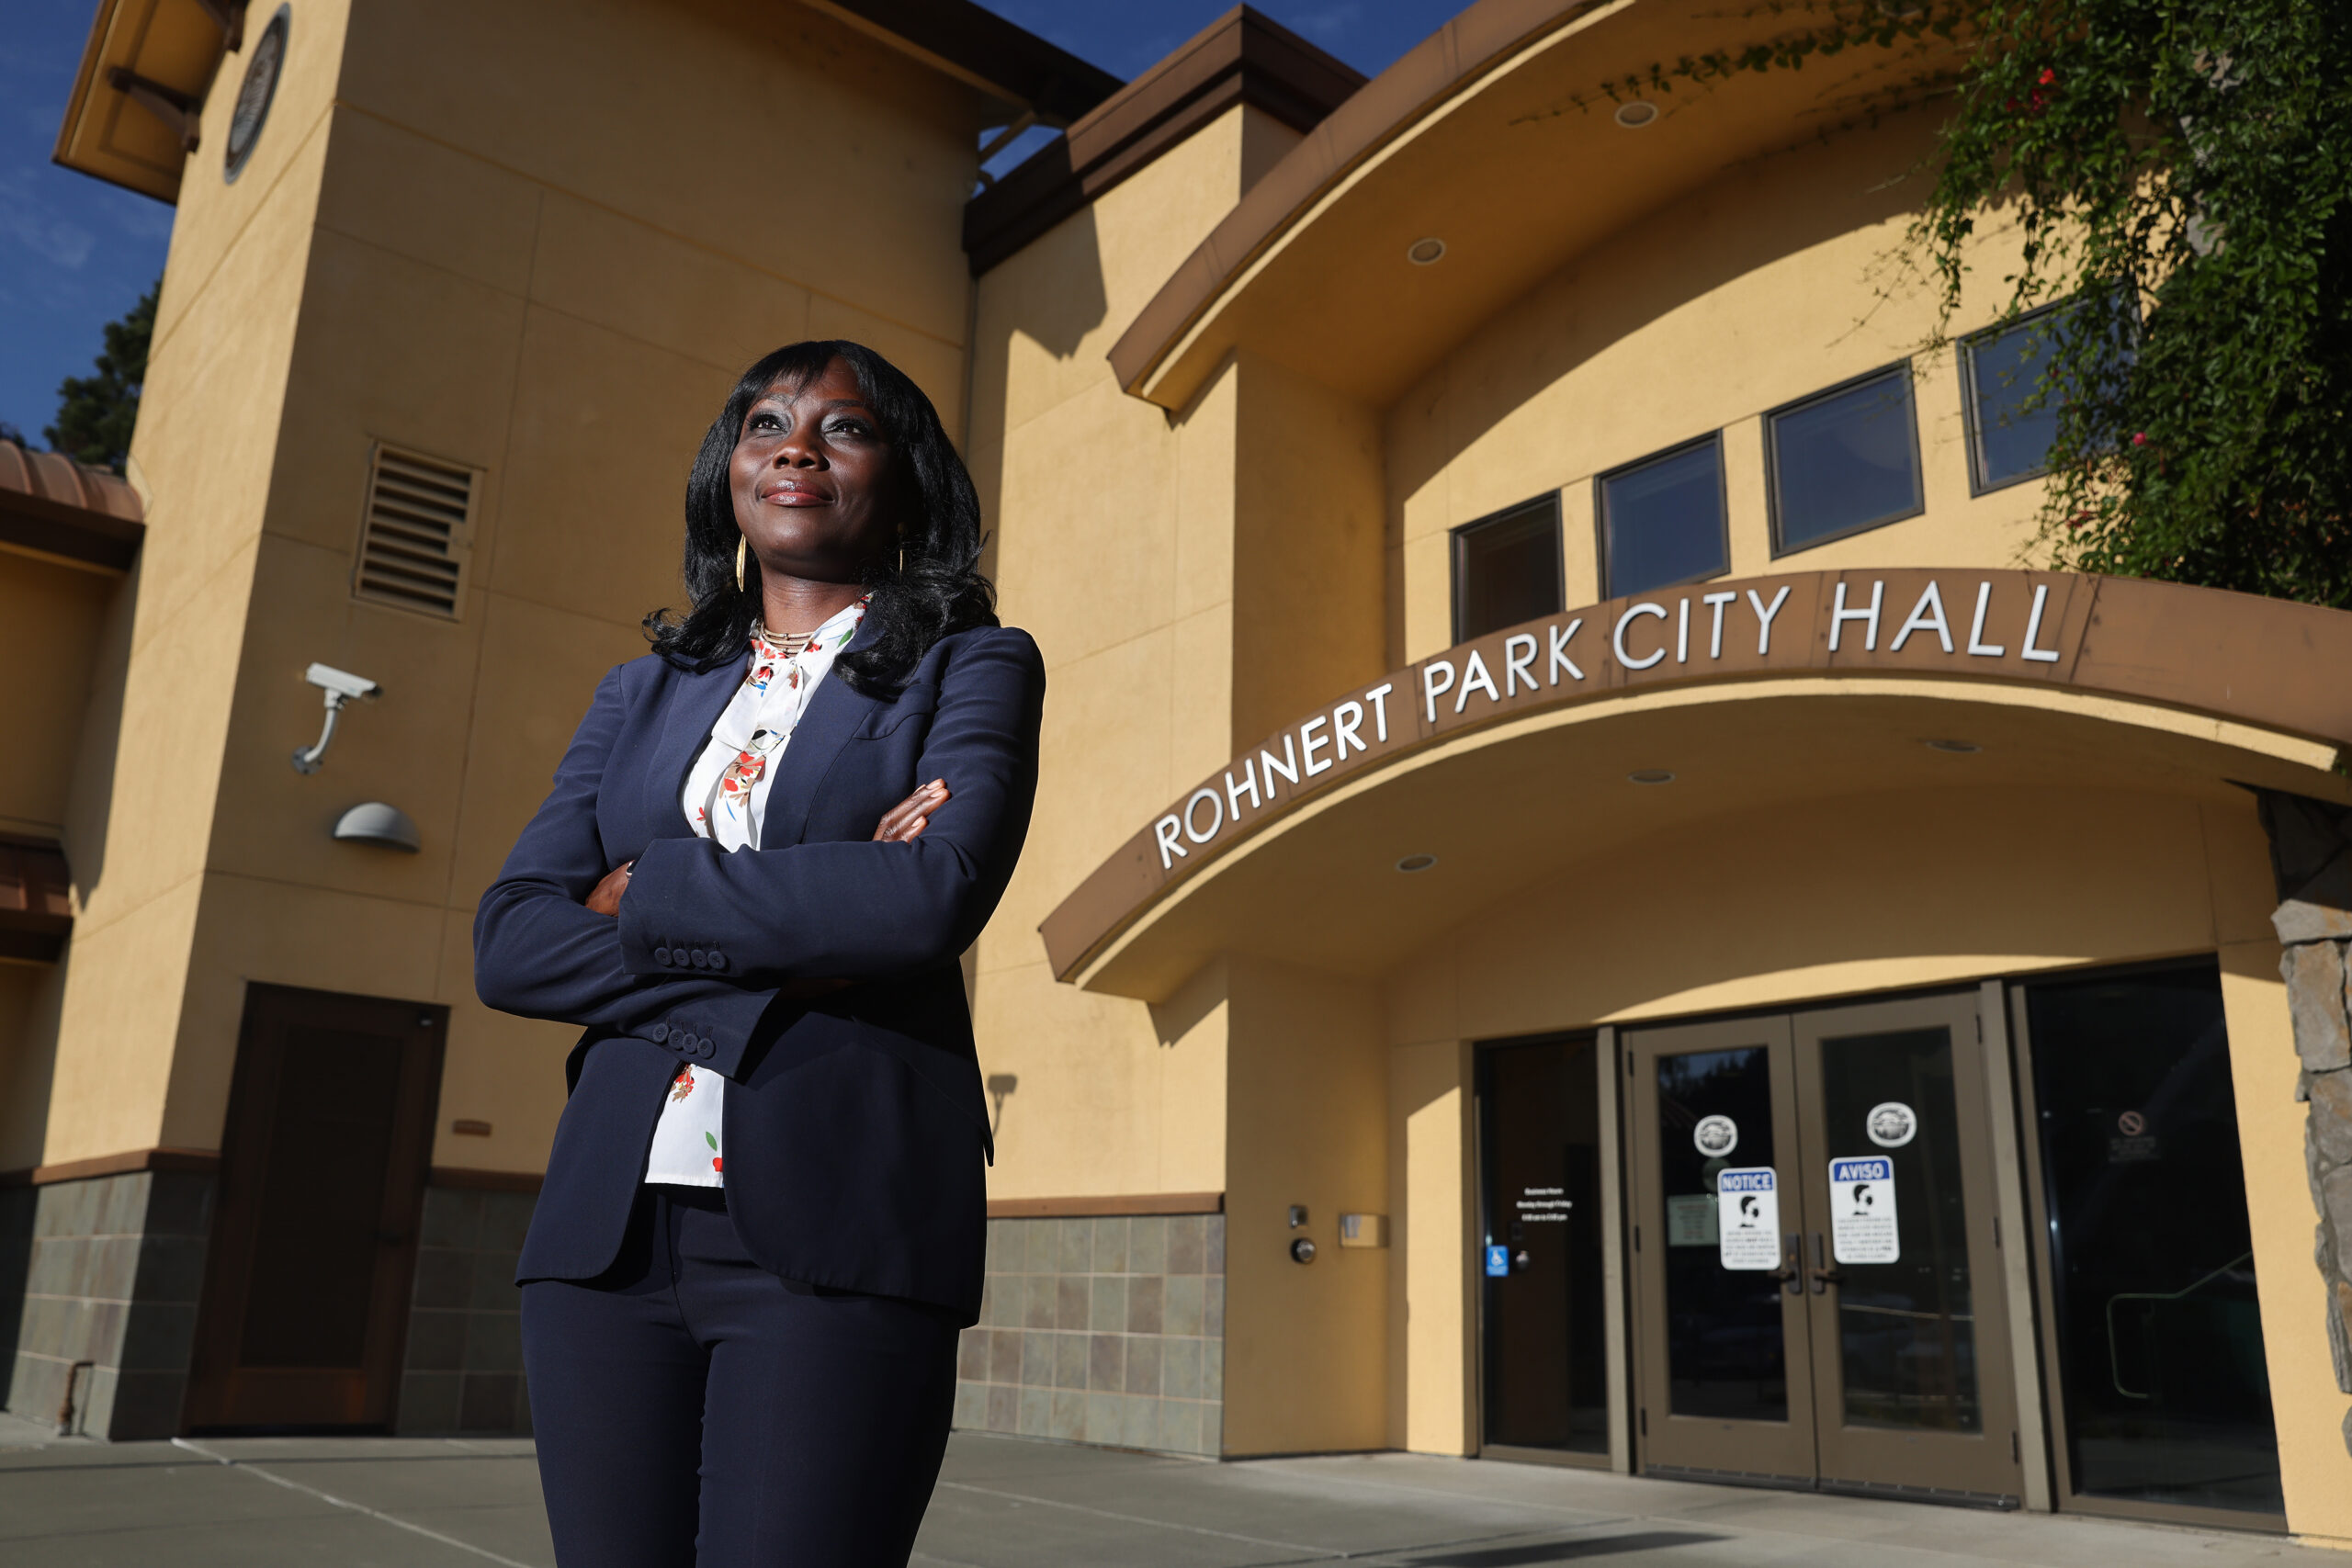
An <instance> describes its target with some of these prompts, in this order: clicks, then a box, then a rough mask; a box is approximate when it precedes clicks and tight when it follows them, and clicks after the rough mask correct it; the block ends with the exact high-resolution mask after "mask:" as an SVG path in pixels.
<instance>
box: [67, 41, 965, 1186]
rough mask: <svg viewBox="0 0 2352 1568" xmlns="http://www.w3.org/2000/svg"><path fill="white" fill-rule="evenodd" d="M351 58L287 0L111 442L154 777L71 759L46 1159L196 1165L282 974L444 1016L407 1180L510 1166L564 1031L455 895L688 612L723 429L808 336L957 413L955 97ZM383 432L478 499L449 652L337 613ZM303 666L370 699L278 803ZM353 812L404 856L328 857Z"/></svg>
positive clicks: (408, 44)
mask: <svg viewBox="0 0 2352 1568" xmlns="http://www.w3.org/2000/svg"><path fill="white" fill-rule="evenodd" d="M347 26H348V40H347V41H348V47H347V48H346V47H345V42H346V39H345V28H346V11H345V8H344V7H342V6H333V5H324V4H314V5H311V6H306V7H303V8H301V9H300V12H299V15H298V17H297V18H296V23H295V26H294V28H293V29H292V40H291V53H290V55H289V59H288V66H287V68H286V72H285V76H284V81H283V85H281V87H280V89H279V92H278V96H277V102H276V105H275V107H274V108H273V110H272V114H271V118H270V121H269V124H268V126H267V128H266V130H265V132H264V133H263V136H262V138H261V140H260V142H259V143H258V145H257V148H256V151H255V153H254V161H253V162H252V164H249V165H248V166H247V168H246V169H245V171H244V173H243V176H242V177H241V178H240V179H239V181H238V182H237V183H236V184H235V185H233V186H224V185H222V184H221V183H220V178H219V175H218V171H217V167H216V166H215V165H214V164H212V163H211V162H210V159H209V157H205V156H199V158H198V159H197V160H195V161H194V162H192V163H191V165H190V174H189V178H188V180H187V188H186V190H185V192H184V195H183V198H182V201H181V205H180V209H179V217H178V220H177V225H176V227H175V235H174V242H173V251H172V257H171V262H170V265H169V269H168V270H167V272H166V274H165V281H164V304H163V315H162V319H161V320H160V321H159V323H158V330H157V336H156V349H155V357H154V368H153V371H152V372H151V379H150V382H149V405H148V406H149V415H148V417H147V418H146V419H144V420H142V422H141V428H140V432H139V440H138V443H137V446H136V449H135V452H134V474H135V476H136V477H137V478H138V479H140V481H141V483H142V484H143V485H144V486H145V487H146V489H147V491H149V493H150V495H151V498H152V499H151V512H150V518H151V523H152V527H151V531H150V536H149V542H148V546H147V556H146V559H145V562H144V566H143V572H142V579H141V583H140V597H139V615H138V631H137V633H136V635H135V637H134V638H133V642H132V652H131V656H130V676H129V679H128V681H127V682H126V684H125V696H124V711H123V715H122V719H121V723H122V728H123V731H124V733H125V735H126V736H127V737H128V736H134V735H135V736H141V737H153V744H155V745H157V746H167V748H168V754H170V755H172V756H173V757H175V759H178V760H180V763H181V765H180V767H179V768H178V769H177V770H175V772H174V773H172V774H169V775H162V776H149V775H148V774H146V773H143V772H134V771H132V770H130V769H125V768H117V769H116V770H115V772H114V773H113V776H112V777H111V779H108V778H107V777H105V776H104V770H103V769H96V770H92V769H85V774H86V775H87V776H86V777H85V792H84V793H85V800H84V801H83V802H82V803H80V805H79V810H80V811H81V814H82V815H81V817H80V818H77V820H78V821H80V822H83V823H85V824H86V826H85V827H84V828H83V829H82V830H81V836H82V839H83V840H85V841H87V842H92V843H102V844H103V846H104V857H103V865H99V864H93V865H92V867H91V871H92V873H93V880H92V885H91V886H89V887H88V888H87V889H85V903H86V909H87V913H86V915H85V922H84V925H83V928H82V929H81V930H79V931H77V933H76V940H75V944H74V953H73V956H72V961H71V964H70V965H69V973H68V978H67V998H66V1009H65V1016H64V1019H63V1022H62V1031H61V1035H60V1045H59V1055H58V1066H57V1072H56V1096H55V1101H54V1104H53V1106H52V1109H51V1113H50V1117H49V1122H48V1126H47V1130H46V1136H45V1139H44V1148H43V1150H42V1152H41V1156H40V1157H41V1158H42V1159H44V1160H46V1161H50V1162H55V1161H61V1160H66V1159H73V1158H78V1157H85V1156H95V1155H102V1154H109V1153H113V1152H116V1151H119V1150H123V1149H130V1148H137V1147H141V1146H146V1145H154V1144H166V1145H185V1146H194V1147H199V1148H201V1147H209V1146H214V1145H217V1143H218V1141H219V1138H220V1127H221V1121H222V1117H223V1115H224V1113H225V1108H226V1102H227V1096H228V1091H229V1083H230V1076H231V1070H232V1064H233V1060H234V1050H235V1042H236V1032H237V1025H238V1021H239V1018H240V1016H241V1013H242V1010H243V987H244V985H245V983H246V982H248V981H270V982H276V983H280V984H290V985H302V986H311V987H321V988H324V989H329V990H343V991H354V992H359V993H363V994H368V995H375V996H391V997H399V998H413V999H417V1000H422V1001H438V1002H443V1003H447V1004H448V1005H449V1007H450V1008H451V1010H452V1021H451V1028H450V1034H449V1044H448V1050H447V1066H446V1068H445V1073H444V1081H443V1092H442V1102H441V1116H440V1128H441V1131H440V1133H439V1135H438V1139H437V1142H436V1145H435V1153H434V1158H435V1162H436V1163H439V1164H446V1165H454V1166H467V1167H476V1168H493V1169H513V1170H525V1171H528V1170H536V1169H537V1168H539V1167H540V1166H541V1164H542V1163H543V1162H544V1159H545V1156H546V1151H547V1147H548V1140H549V1138H550V1137H551V1135H552V1132H553V1127H554V1122H555V1118H556V1115H557V1112H558V1111H560V1108H561V1101H562V1079H561V1075H560V1061H561V1058H562V1054H563V1051H564V1050H565V1049H566V1047H567V1045H568V1043H569V1039H570V1036H571V1032H570V1031H567V1030H564V1029H562V1028H560V1027H557V1026H538V1025H532V1024H528V1023H525V1022H522V1021H516V1020H513V1019H508V1018H504V1017H503V1016H500V1015H495V1014H492V1013H490V1012H488V1011H487V1010H484V1009H482V1008H481V1006H480V1005H479V1004H478V1003H477V1002H476V1001H475V1000H474V997H473V985H472V977H471V968H470V958H469V953H470V925H471V919H472V910H473V906H474V903H475V900H476V897H478V895H479V893H480V892H481V888H482V887H483V886H485V885H487V883H488V882H489V881H490V879H491V877H492V875H494V874H495V872H496V869H497V866H498V863H499V862H500V860H501V859H502V858H503V855H504V854H505V852H506V849H507V847H508V846H509V844H510V843H511V842H512V841H513V839H514V835H515V831H516V830H517V829H519V828H520V827H521V825H522V823H523V821H524V820H525V818H526V817H527V815H528V814H529V812H530V811H531V809H532V808H533V807H535V806H536V805H537V802H538V800H539V798H540V797H541V796H542V795H544V793H545V791H546V787H547V780H548V775H549V773H551V772H552V771H553V768H554V765H555V762H556V761H557V759H558V758H559V757H560V754H561V751H562V748H563V746H564V744H565V742H566V741H567V740H568V739H569V738H570V735H571V729H572V728H573V726H574V725H575V724H576V723H577V722H578V720H579V717H580V715H581V714H582V711H583V710H584V708H585V705H586V702H587V698H588V695H589V693H590V692H591V690H592V689H593V687H594V683H595V682H596V680H597V678H598V676H599V675H601V673H602V672H603V671H604V670H605V669H606V668H607V667H608V666H610V665H611V664H613V663H615V662H616V661H618V660H623V659H627V658H629V657H632V656H634V655H635V654H637V653H639V652H641V651H642V650H643V646H644V645H643V640H642V637H641V636H640V634H639V630H638V622H639V618H640V617H641V616H643V615H645V613H646V612H647V611H649V610H650V609H652V608H654V607H656V606H658V605H662V604H679V603H680V602H681V600H682V597H683V595H682V593H681V592H680V589H679V585H678V581H677V570H678V568H677V558H678V548H679V545H678V541H679V537H680V531H681V527H682V521H681V504H682V500H681V498H682V494H683V490H684V476H685V472H686V468H687V466H688V464H689V462H690V461H691V458H692V457H693V454H694V451H695V446H697V445H698V444H699V441H700V438H701V434H702V432H703V429H704V428H705V426H706V425H707V423H708V422H709V419H710V416H711V414H712V413H713V412H715V411H716V409H717V407H718V403H719V401H720V400H722V399H723V397H724V396H725V394H726V392H727V390H728V389H729V387H730V386H731V385H732V383H733V381H734V378H735V377H736V376H737V375H738V374H739V373H740V372H741V368H742V367H743V366H744V365H745V364H747V363H749V362H750V361H751V360H752V358H754V357H756V356H757V355H759V354H761V353H763V352H765V351H766V350H768V349H770V348H773V347H775V346H776V345H777V344H783V343H786V342H790V341H793V340H794V339H797V338H800V337H804V336H809V335H825V336H848V337H854V338H857V339H860V340H862V341H864V342H866V343H869V344H873V345H874V346H875V347H876V348H878V349H880V350H881V351H882V352H883V353H884V354H886V355H888V356H889V357H891V358H892V359H893V360H894V361H896V362H897V363H898V364H899V365H900V366H901V367H903V368H905V369H906V370H907V371H908V372H909V374H910V375H911V376H913V377H914V378H916V380H917V381H918V382H919V383H921V384H922V386H923V388H924V389H925V390H926V391H927V392H929V393H930V395H931V396H932V398H933V401H934V402H936V403H937V404H938V405H939V408H940V412H941V414H942V416H943V418H944V420H945V421H946V423H947V424H948V427H949V429H950V430H951V432H952V431H955V430H956V429H957V428H959V426H960V424H961V423H962V420H963V405H964V389H965V366H964V353H963V350H964V338H965V333H966V326H967V314H968V303H969V286H968V280H967V276H966V273H965V269H964V266H963V264H962V258H961V254H960V247H959V244H958V239H957V236H958V232H959V226H960V223H961V220H962V211H963V203H964V200H965V197H966V196H967V194H968V192H969V189H970V182H971V178H972V169H973V148H974V145H975V136H976V133H977V131H978V127H979V122H980V119H981V118H982V116H983V110H982V107H981V105H980V102H979V98H978V94H977V93H976V92H975V91H974V90H973V89H970V88H968V87H966V86H964V85H960V84H956V83H953V82H950V81H949V80H948V79H946V78H944V77H943V76H942V75H940V74H938V73H935V72H933V71H932V70H930V69H928V68H926V67H923V66H921V65H918V64H916V63H914V62H911V61H910V60H908V59H906V58H905V57H903V56H901V55H899V54H897V53H895V52H893V51H889V50H888V49H887V48H885V47H883V46H882V45H881V44H879V43H877V42H876V41H874V40H873V39H868V38H866V37H865V36H863V35H861V34H858V33H856V32H854V31H853V30H851V29H849V28H846V27H844V26H842V25H841V24H838V23H835V22H833V21H831V20H829V19H827V18H825V17H820V16H819V15H817V14H815V13H813V12H807V11H803V10H800V9H798V8H796V7H784V8H778V7H775V6H763V5H758V4H754V3H752V0H709V3H699V4H693V5H671V4H657V3H654V0H637V3H633V4H628V5H622V6H611V7H604V8H600V9H598V10H597V11H595V12H594V13H590V14H582V13H580V12H578V11H577V10H576V8H572V7H566V6H558V5H555V4H553V3H552V0H548V3H547V4H537V5H527V4H526V5H521V6H503V7H500V8H498V9H497V10H496V11H495V13H483V12H481V11H480V10H479V9H478V8H474V7H467V6H457V5H454V4H423V5H418V4H407V3H402V4H397V5H396V4H391V3H390V0H356V4H353V5H352V6H349V7H348V11H347ZM453 39H464V40H465V44H464V47H463V48H462V49H453V48H452V47H451V42H452V40H453ZM232 97H233V95H232V94H216V95H215V96H214V109H215V111H216V113H225V110H226V107H227V105H228V103H229V102H230V100H231V99H232ZM614 102H626V103H627V104H628V113H626V114H610V113H604V112H599V106H603V105H608V104H611V103H614ZM843 127H847V128H850V133H849V134H846V135H843V134H841V128H843ZM224 128H225V121H224V124H223V126H221V127H216V126H213V125H211V124H210V123H209V121H208V124H207V127H206V138H207V145H208V147H210V146H215V145H218V139H219V138H220V136H221V135H222V134H223V130H224ZM828 128H831V129H830V130H829V129H828ZM778 170H784V171H796V170H797V171H801V172H803V173H805V174H807V175H809V181H811V182H813V183H809V184H806V185H796V183H795V182H794V181H792V180H789V179H779V178H777V177H776V176H775V171H778ZM842 188H854V190H855V191H856V193H857V196H856V199H855V200H854V201H848V202H843V201H840V200H837V199H829V198H824V197H820V196H819V195H816V194H813V193H815V192H819V191H833V192H838V191H839V190H840V189H842ZM378 442H383V443H388V444H390V445H393V446H400V447H402V448H406V449H409V450H413V451H419V452H423V453H425V454H428V455H431V456H434V457H440V458H444V459H447V460H449V461H452V462H455V463H458V464H461V465H464V466H468V467H470V468H476V469H479V470H481V481H480V489H479V496H480V499H479V502H478V504H477V508H476V522H475V535H474V541H473V555H472V560H471V565H470V567H469V575H468V580H467V584H466V588H465V593H464V602H463V604H462V606H461V613H460V615H459V616H458V619H457V620H455V621H454V622H453V621H448V620H444V619H440V618H437V617H432V616H426V615H416V614H411V613H407V612H403V611H401V610H396V609H390V608H385V607H381V606H378V605H374V604H362V603H359V602H356V601H355V600H354V599H353V598H352V596H351V592H350V580H351V572H352V560H353V552H354V549H355V547H356V540H357V534H358V526H359V522H360V513H361V510H362V506H363V503H364V499H365V494H366V486H367V480H368V462H369V456H370V453H371V451H372V449H373V447H374V446H375V444H376V443H378ZM311 660H323V661H325V662H327V663H330V664H334V665H336V666H339V667H342V668H345V669H348V670H352V671H357V672H359V673H361V674H363V675H367V676H369V677H371V678H373V679H375V680H377V681H379V682H381V683H382V685H383V687H384V691H385V695H384V697H383V698H382V699H381V700H380V701H378V702H376V703H373V704H369V705H355V707H354V708H353V709H352V710H350V711H349V712H348V713H347V714H346V715H345V721H344V724H343V727H342V730H341V733H340V734H339V735H338V736H337V738H336V740H335V742H334V750H332V751H331V752H330V754H329V756H328V758H327V761H326V765H325V768H324V770H323V771H322V772H321V773H318V774H316V775H313V776H311V777H308V778H305V777H302V776H300V775H298V774H296V773H294V772H293V771H292V770H291V769H290V768H289V767H288V764H287V757H288V753H289V752H290V751H291V750H293V749H294V748H295V747H296V746H298V745H301V744H304V743H306V742H307V741H308V740H309V739H311V738H312V737H314V736H315V735H316V733H317V730H318V725H319V720H320V711H321V710H320V695H319V693H318V692H317V691H316V690H315V689H313V688H311V687H310V686H307V685H305V684H303V682H302V681H301V671H302V670H303V668H304V666H305V665H306V664H308V663H309V662H310V661H311ZM367 799H382V800H388V801H390V802H391V803H393V804H394V805H397V806H399V807H401V808H402V809H403V810H405V811H407V812H408V813H409V815H410V816H411V817H413V818H415V820H416V821H417V823H418V824H419V827H420V829H421V830H422V833H423V837H424V852H423V853H421V854H419V855H415V856H404V855H398V854H394V853H388V852H381V851H371V850H368V849H366V848H361V847H357V846H353V845H347V844H340V843H337V842H335V841H334V840H332V839H331V838H330V837H329V835H328V829H329V827H330V826H331V824H332V823H333V821H334V818H335V816H336V815H338V814H339V813H340V812H341V811H342V810H343V809H344V808H345V807H349V806H351V805H353V804H356V802H358V801H361V800H367ZM93 858H94V859H95V858H96V857H93ZM75 869H76V873H77V874H82V873H83V856H82V855H81V854H80V853H78V852H77V854H76V857H75ZM102 1086H103V1092H102V1091H101V1090H102ZM459 1117H465V1118H475V1119H480V1120H482V1121H487V1122H491V1123H492V1127H493V1129H494V1130H493V1133H492V1135H491V1136H490V1137H489V1138H487V1139H483V1138H478V1137H470V1136H468V1137H457V1136H454V1135H453V1134H450V1133H449V1132H448V1130H447V1129H448V1123H449V1122H450V1121H451V1120H452V1119H453V1118H459Z"/></svg>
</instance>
